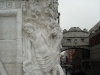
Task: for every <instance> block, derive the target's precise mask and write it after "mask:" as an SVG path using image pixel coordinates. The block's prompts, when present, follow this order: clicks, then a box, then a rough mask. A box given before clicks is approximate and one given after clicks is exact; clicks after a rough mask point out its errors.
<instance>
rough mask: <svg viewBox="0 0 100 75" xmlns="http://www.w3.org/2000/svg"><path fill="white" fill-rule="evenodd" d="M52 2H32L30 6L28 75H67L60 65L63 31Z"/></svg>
mask: <svg viewBox="0 0 100 75" xmlns="http://www.w3.org/2000/svg"><path fill="white" fill-rule="evenodd" d="M52 2H53V1H52V0H47V1H35V0H34V1H32V0H30V1H29V3H28V4H27V5H28V6H26V8H28V10H29V11H27V12H26V13H27V15H24V16H23V18H24V19H25V20H24V23H23V45H24V47H23V51H24V54H23V71H24V75H57V73H59V75H64V73H63V70H62V68H61V66H60V64H59V50H60V48H61V40H62V30H61V28H60V26H59V25H58V24H57V23H56V21H55V20H54V11H53V10H52V9H51V8H50V7H49V5H50V4H52ZM42 3H43V5H41V6H40V4H42ZM26 20H27V21H26Z"/></svg>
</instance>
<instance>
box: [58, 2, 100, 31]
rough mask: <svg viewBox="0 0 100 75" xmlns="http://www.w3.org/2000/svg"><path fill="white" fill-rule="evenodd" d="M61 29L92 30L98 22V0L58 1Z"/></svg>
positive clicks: (99, 18)
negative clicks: (77, 28) (78, 28)
mask: <svg viewBox="0 0 100 75" xmlns="http://www.w3.org/2000/svg"><path fill="white" fill-rule="evenodd" d="M58 2H59V7H58V11H59V12H60V14H61V15H60V26H61V28H62V29H67V30H68V29H69V28H70V27H80V28H81V29H84V28H87V29H88V30H89V29H90V28H92V27H93V26H94V25H95V24H96V23H97V22H99V21H100V0H58Z"/></svg>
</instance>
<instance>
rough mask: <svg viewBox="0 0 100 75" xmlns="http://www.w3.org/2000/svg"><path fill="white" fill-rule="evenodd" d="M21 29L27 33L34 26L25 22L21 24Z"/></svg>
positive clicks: (30, 31) (31, 30)
mask: <svg viewBox="0 0 100 75" xmlns="http://www.w3.org/2000/svg"><path fill="white" fill-rule="evenodd" d="M23 29H24V30H25V31H26V32H27V33H32V32H33V30H34V27H33V25H32V24H31V23H26V24H25V25H24V26H23Z"/></svg>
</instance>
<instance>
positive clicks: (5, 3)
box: [0, 1, 22, 8]
mask: <svg viewBox="0 0 100 75" xmlns="http://www.w3.org/2000/svg"><path fill="white" fill-rule="evenodd" d="M21 5H22V1H3V2H0V8H21Z"/></svg>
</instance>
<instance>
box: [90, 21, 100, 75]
mask: <svg viewBox="0 0 100 75" xmlns="http://www.w3.org/2000/svg"><path fill="white" fill-rule="evenodd" d="M89 32H90V36H89V40H90V42H89V44H90V61H91V72H92V75H100V21H99V22H98V23H97V24H96V25H95V26H94V27H92V28H91V29H90V31H89Z"/></svg>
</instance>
